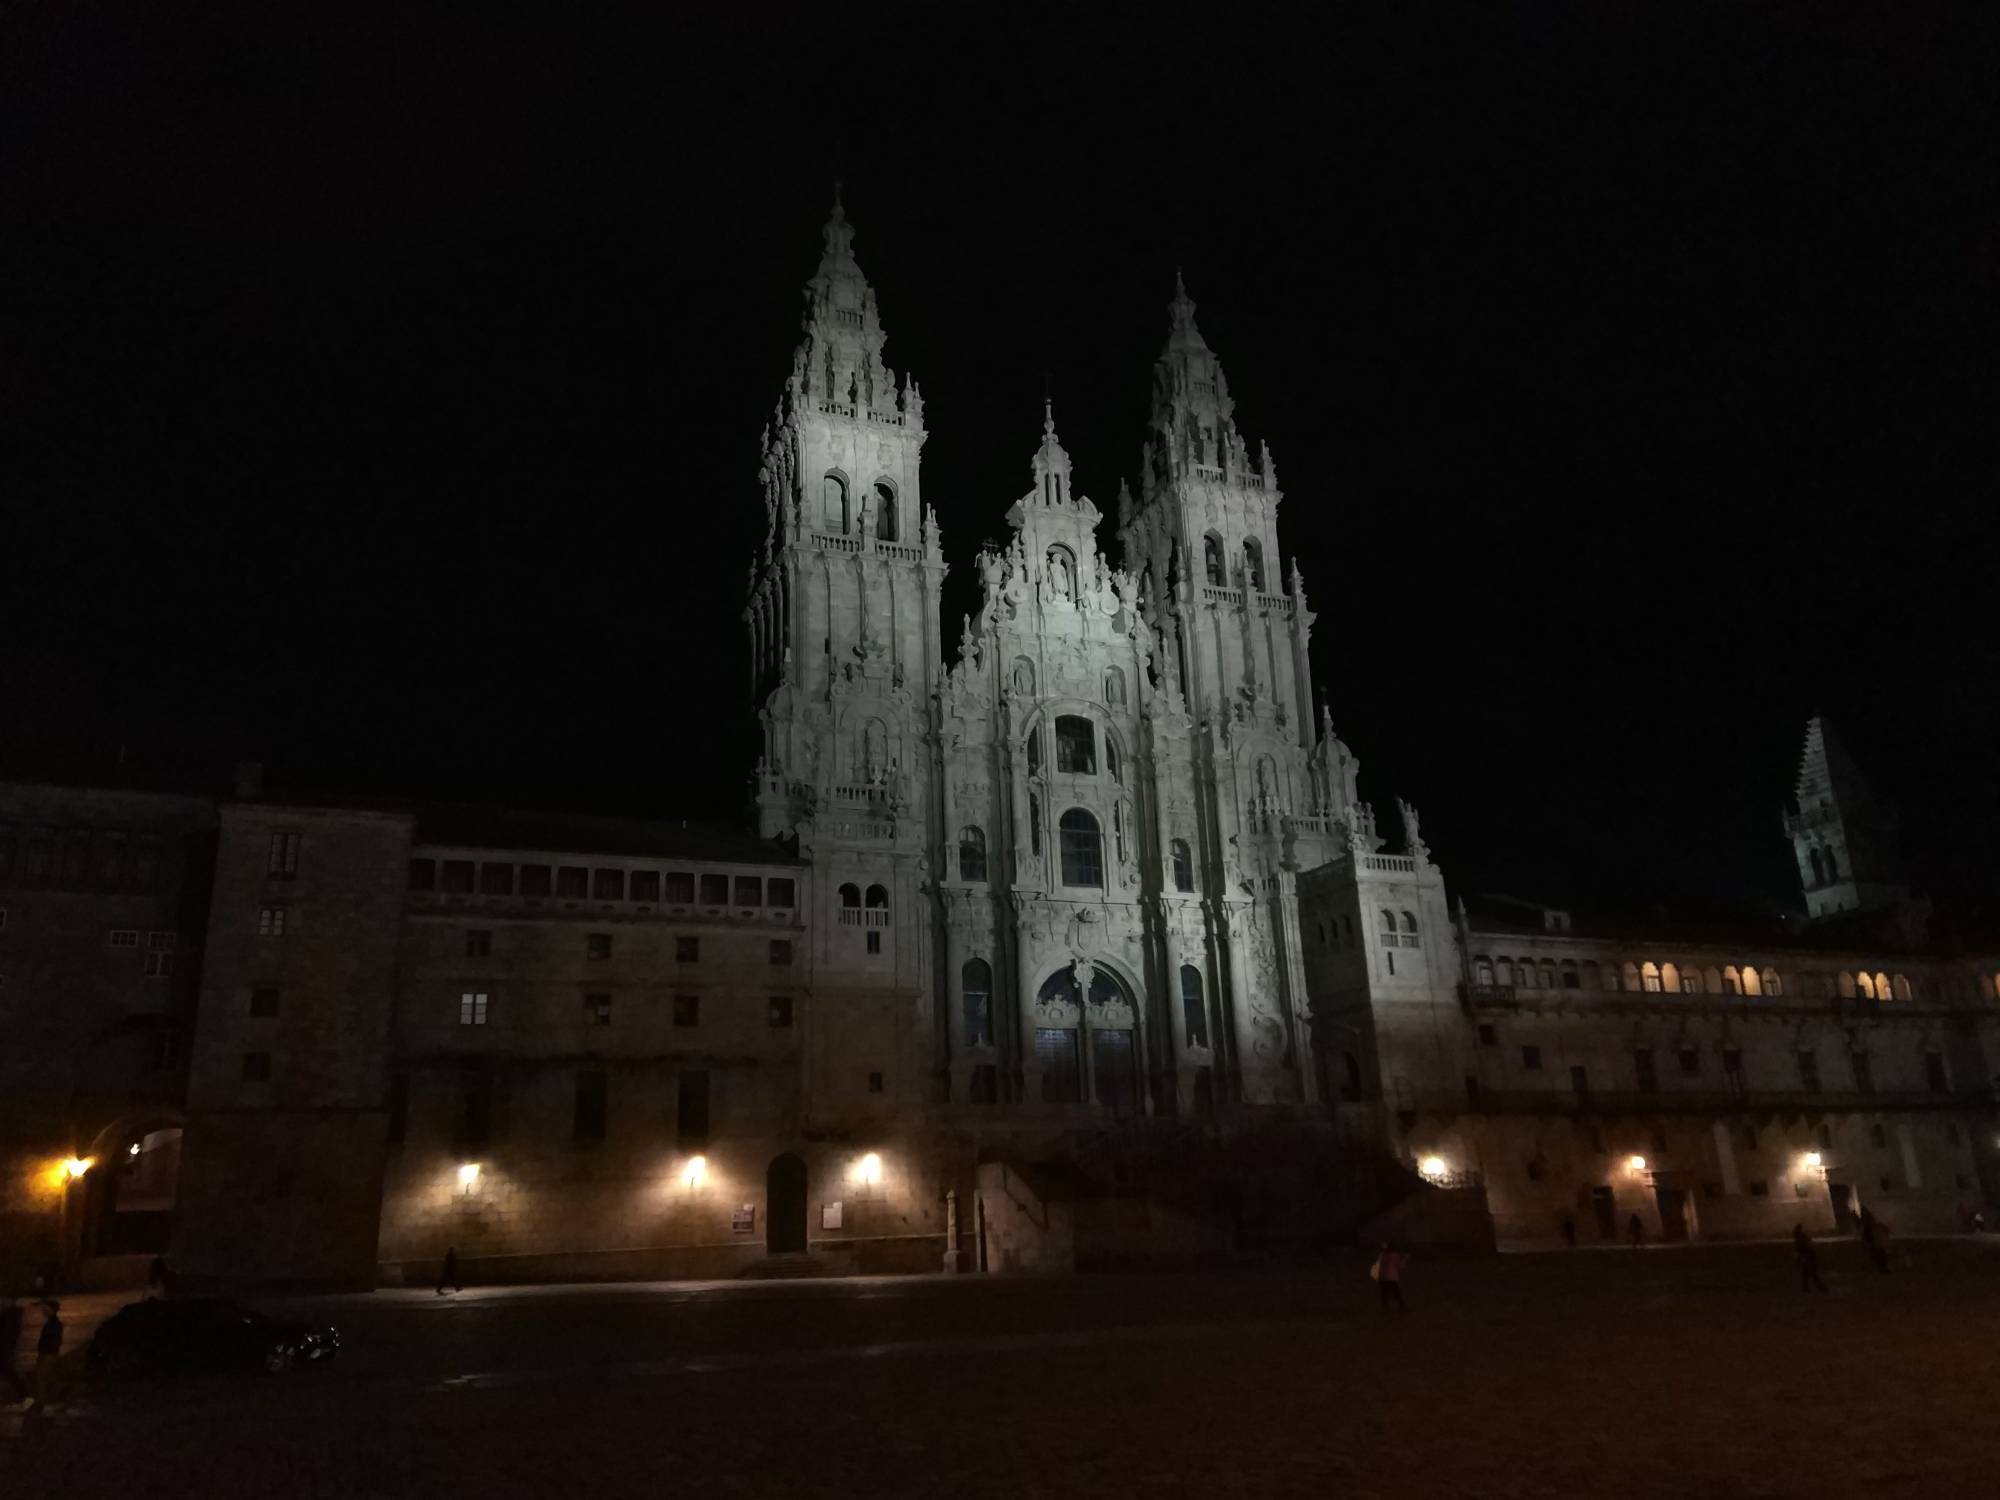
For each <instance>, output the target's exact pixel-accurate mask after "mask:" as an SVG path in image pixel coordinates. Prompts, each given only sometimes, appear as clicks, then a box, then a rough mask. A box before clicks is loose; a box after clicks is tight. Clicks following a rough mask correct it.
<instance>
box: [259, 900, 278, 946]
mask: <svg viewBox="0 0 2000 1500" xmlns="http://www.w3.org/2000/svg"><path fill="white" fill-rule="evenodd" d="M284 935H285V909H284V907H282V906H260V907H258V908H257V936H258V937H267V938H276V937H283V936H284Z"/></svg>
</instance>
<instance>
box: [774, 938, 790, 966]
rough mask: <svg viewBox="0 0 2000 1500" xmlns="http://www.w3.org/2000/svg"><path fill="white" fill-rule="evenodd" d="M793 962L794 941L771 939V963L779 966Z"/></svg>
mask: <svg viewBox="0 0 2000 1500" xmlns="http://www.w3.org/2000/svg"><path fill="white" fill-rule="evenodd" d="M791 961H792V940H791V939H790V938H772V939H771V962H772V963H773V964H777V965H784V964H789V963H790V962H791Z"/></svg>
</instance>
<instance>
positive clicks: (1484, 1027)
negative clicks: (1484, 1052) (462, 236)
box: [1479, 1021, 1500, 1047]
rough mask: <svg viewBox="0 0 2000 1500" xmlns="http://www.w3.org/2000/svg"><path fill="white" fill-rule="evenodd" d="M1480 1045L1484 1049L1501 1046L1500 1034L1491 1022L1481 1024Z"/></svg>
mask: <svg viewBox="0 0 2000 1500" xmlns="http://www.w3.org/2000/svg"><path fill="white" fill-rule="evenodd" d="M1479 1045H1480V1046H1482V1047H1497V1046H1499V1045H1500V1033H1499V1032H1498V1031H1497V1030H1496V1029H1495V1028H1494V1026H1493V1023H1492V1022H1491V1021H1482V1022H1480V1024H1479Z"/></svg>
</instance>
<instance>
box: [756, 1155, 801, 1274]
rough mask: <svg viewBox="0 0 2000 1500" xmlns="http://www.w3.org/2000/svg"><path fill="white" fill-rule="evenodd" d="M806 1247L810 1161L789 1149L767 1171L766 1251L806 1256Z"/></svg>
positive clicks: (772, 1160) (765, 1209)
mask: <svg viewBox="0 0 2000 1500" xmlns="http://www.w3.org/2000/svg"><path fill="white" fill-rule="evenodd" d="M805 1249H806V1164H805V1162H804V1161H803V1160H801V1159H800V1158H799V1157H797V1156H795V1155H794V1154H793V1153H791V1152H789V1151H787V1152H785V1154H784V1155H782V1156H774V1157H772V1158H771V1165H770V1166H769V1167H768V1168H767V1169H766V1170H765V1172H764V1250H765V1253H767V1254H770V1255H802V1254H804V1253H805Z"/></svg>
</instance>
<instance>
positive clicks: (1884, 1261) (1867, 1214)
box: [1861, 1208, 1889, 1272]
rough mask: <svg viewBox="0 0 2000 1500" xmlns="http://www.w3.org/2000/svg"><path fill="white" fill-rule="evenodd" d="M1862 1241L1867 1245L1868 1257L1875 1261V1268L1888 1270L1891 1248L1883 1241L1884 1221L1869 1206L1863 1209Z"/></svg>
mask: <svg viewBox="0 0 2000 1500" xmlns="http://www.w3.org/2000/svg"><path fill="white" fill-rule="evenodd" d="M1861 1243H1862V1244H1863V1245H1865V1246H1866V1247H1867V1249H1868V1258H1869V1259H1870V1260H1872V1261H1874V1262H1875V1269H1876V1270H1878V1271H1885V1272H1886V1271H1887V1270H1888V1269H1889V1249H1888V1247H1887V1246H1886V1245H1884V1244H1883V1243H1882V1223H1881V1221H1880V1220H1879V1219H1877V1218H1876V1217H1875V1215H1874V1213H1873V1212H1872V1211H1871V1210H1869V1209H1867V1208H1863V1209H1862V1210H1861Z"/></svg>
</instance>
